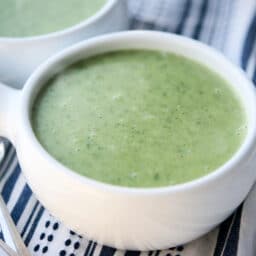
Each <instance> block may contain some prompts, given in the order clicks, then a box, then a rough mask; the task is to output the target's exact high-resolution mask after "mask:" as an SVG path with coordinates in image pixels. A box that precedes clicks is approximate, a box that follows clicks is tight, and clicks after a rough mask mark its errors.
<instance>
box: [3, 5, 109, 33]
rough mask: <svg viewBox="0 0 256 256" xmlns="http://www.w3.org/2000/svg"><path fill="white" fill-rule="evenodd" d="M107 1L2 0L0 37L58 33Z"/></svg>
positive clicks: (94, 11) (93, 12) (83, 18)
mask: <svg viewBox="0 0 256 256" xmlns="http://www.w3.org/2000/svg"><path fill="white" fill-rule="evenodd" d="M106 2H107V0H0V7H1V8H0V37H26V36H36V35H42V34H47V33H51V32H56V31H58V30H62V29H65V28H68V27H71V26H73V25H75V24H77V23H80V22H82V21H84V20H85V19H87V18H89V17H90V16H92V15H93V14H95V13H96V12H97V11H98V10H99V9H101V7H102V6H103V5H104V4H105V3H106Z"/></svg>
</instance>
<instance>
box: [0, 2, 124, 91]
mask: <svg viewBox="0 0 256 256" xmlns="http://www.w3.org/2000/svg"><path fill="white" fill-rule="evenodd" d="M127 28H128V15H127V6H126V1H125V0H107V1H106V4H105V5H103V6H102V8H101V9H100V10H99V11H98V12H96V13H95V14H94V15H93V16H91V17H89V18H88V19H86V20H84V21H82V22H80V23H78V24H76V25H75V26H72V27H69V28H66V29H64V30H60V31H57V32H54V33H50V34H45V35H40V36H32V37H23V38H16V37H15V38H4V37H0V81H2V82H4V83H7V84H8V85H11V86H13V87H16V88H21V87H22V86H23V85H24V83H25V81H26V80H27V78H28V77H29V75H30V74H31V72H32V71H33V70H34V69H35V68H36V67H37V66H38V65H39V64H40V63H42V62H43V61H45V60H46V59H47V58H49V57H50V56H52V55H53V54H55V53H57V52H58V51H60V50H63V49H64V48H66V47H67V46H70V45H72V44H74V43H77V42H79V41H82V40H84V39H87V38H90V37H93V36H97V35H100V34H105V33H110V32H115V31H120V30H125V29H127Z"/></svg>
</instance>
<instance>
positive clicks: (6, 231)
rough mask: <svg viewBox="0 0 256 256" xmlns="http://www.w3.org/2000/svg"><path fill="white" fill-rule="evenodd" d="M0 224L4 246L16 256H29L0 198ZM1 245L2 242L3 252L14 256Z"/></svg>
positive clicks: (0, 197)
mask: <svg viewBox="0 0 256 256" xmlns="http://www.w3.org/2000/svg"><path fill="white" fill-rule="evenodd" d="M0 224H1V228H2V232H3V235H4V239H5V242H6V244H7V245H8V246H9V247H10V248H11V249H12V250H13V251H14V252H15V253H16V254H17V255H18V256H31V254H30V253H29V251H28V249H27V248H26V246H25V244H24V242H23V240H22V238H21V236H20V234H19V232H18V231H17V229H16V226H15V225H14V223H13V221H12V218H11V216H10V214H9V211H8V209H7V207H6V205H5V203H4V201H3V198H2V196H0ZM3 244H4V243H3V242H1V243H0V247H1V248H2V250H5V252H6V253H9V255H10V256H15V255H16V254H14V252H13V251H12V250H10V249H8V247H6V246H5V248H4V246H3ZM1 245H2V246H1ZM4 245H5V244H4ZM8 250H9V251H8ZM11 253H12V254H11ZM1 255H2V254H1ZM7 255H8V254H7Z"/></svg>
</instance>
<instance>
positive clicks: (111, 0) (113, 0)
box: [0, 0, 123, 43]
mask: <svg viewBox="0 0 256 256" xmlns="http://www.w3.org/2000/svg"><path fill="white" fill-rule="evenodd" d="M119 1H123V0H106V2H105V4H103V5H102V6H101V7H100V9H99V10H97V11H96V12H95V13H94V14H93V15H91V16H90V17H88V18H86V19H84V20H81V21H79V22H78V23H76V24H74V25H72V26H68V27H66V28H64V29H60V30H57V31H54V32H50V33H45V34H39V35H35V36H21V37H8V36H7V37H5V36H3V37H1V36H0V42H7V43H13V42H27V41H36V40H47V39H49V38H55V37H60V36H65V35H67V34H70V33H74V32H77V31H79V30H81V29H83V28H84V27H87V26H90V25H92V24H93V23H95V22H97V21H98V20H99V19H101V18H102V17H103V16H105V15H107V14H108V12H109V11H110V10H111V9H112V8H113V7H114V6H115V5H116V4H117V3H118V2H119Z"/></svg>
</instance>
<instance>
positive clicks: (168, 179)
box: [32, 50, 247, 187]
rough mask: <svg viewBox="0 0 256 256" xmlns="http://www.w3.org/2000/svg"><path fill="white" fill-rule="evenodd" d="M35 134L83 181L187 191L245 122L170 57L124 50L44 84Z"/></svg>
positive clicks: (230, 98)
mask: <svg viewBox="0 0 256 256" xmlns="http://www.w3.org/2000/svg"><path fill="white" fill-rule="evenodd" d="M32 122H33V127H34V132H35V134H36V136H37V138H38V139H39V141H40V142H41V144H42V145H43V147H44V148H45V149H46V150H47V151H48V152H49V153H50V154H51V155H52V156H53V157H55V158H56V159H57V160H59V161H60V162H61V163H63V164H64V165H66V166H68V167H69V168H71V169H72V170H74V172H77V173H79V174H81V175H84V176H87V177H90V178H93V179H96V180H99V181H103V182H106V183H111V184H117V185H121V186H129V187H159V186H166V185H171V184H178V183H183V182H187V181H191V180H193V179H196V178H198V177H201V176H204V175H206V174H208V173H210V172H212V171H213V170H215V169H216V168H218V167H219V166H221V165H222V164H223V163H225V162H226V161H227V160H228V159H229V158H230V157H231V156H232V155H233V154H234V153H235V151H236V150H237V149H238V147H239V146H240V145H241V143H242V141H243V139H244V136H245V133H246V130H247V128H246V115H245V112H244V109H243V107H242V106H241V103H240V101H239V100H238V98H237V96H236V95H235V94H234V92H233V91H232V89H230V87H229V85H228V84H227V83H226V82H225V81H224V80H223V79H222V78H220V77H219V76H218V75H217V74H215V73H213V72H211V71H210V70H208V69H207V68H206V67H204V66H202V65H200V64H198V63H196V62H194V61H191V60H189V59H186V58H184V57H181V56H176V55H173V54H168V53H162V52H155V51H143V50H129V51H118V52H114V53H108V54H104V55H99V56H96V57H92V58H90V59H87V60H83V61H81V62H79V63H77V64H75V65H73V66H71V67H69V68H68V69H66V70H65V72H62V73H60V74H59V75H57V76H56V77H55V78H54V79H52V80H51V81H49V82H48V84H47V86H46V87H45V89H43V90H42V92H41V93H40V94H39V96H38V97H37V99H36V101H35V103H34V108H33V111H32Z"/></svg>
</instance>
